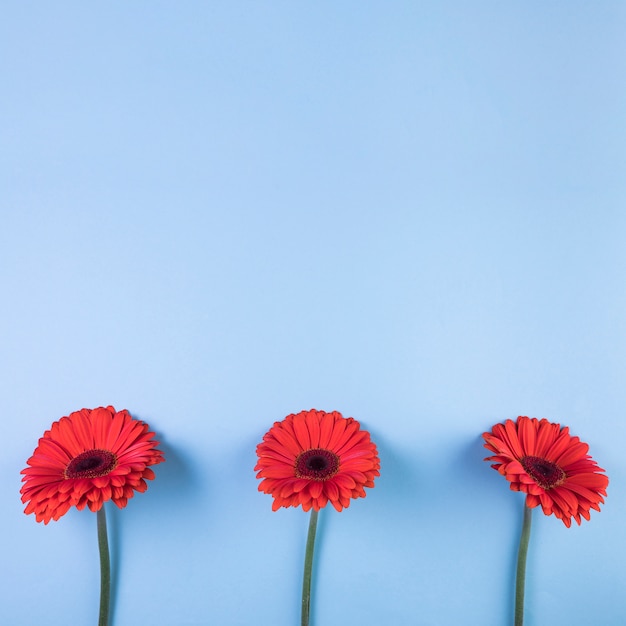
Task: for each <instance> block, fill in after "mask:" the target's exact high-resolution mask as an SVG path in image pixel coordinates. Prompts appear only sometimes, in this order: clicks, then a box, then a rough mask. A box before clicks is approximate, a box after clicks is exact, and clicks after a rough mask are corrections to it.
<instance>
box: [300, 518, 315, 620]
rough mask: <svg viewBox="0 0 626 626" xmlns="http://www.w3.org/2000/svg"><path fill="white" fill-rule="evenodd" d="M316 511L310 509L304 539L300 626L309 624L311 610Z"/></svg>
mask: <svg viewBox="0 0 626 626" xmlns="http://www.w3.org/2000/svg"><path fill="white" fill-rule="evenodd" d="M317 514H318V511H316V510H315V509H313V510H312V511H311V518H310V520H309V534H308V536H307V540H306V552H305V555H304V577H303V579H302V626H309V614H310V612H311V573H312V570H313V552H314V551H315V532H316V531H317Z"/></svg>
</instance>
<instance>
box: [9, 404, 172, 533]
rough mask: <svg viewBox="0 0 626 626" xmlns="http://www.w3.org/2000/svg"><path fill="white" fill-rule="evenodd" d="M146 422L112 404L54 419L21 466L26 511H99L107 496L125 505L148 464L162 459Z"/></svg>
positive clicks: (53, 514)
mask: <svg viewBox="0 0 626 626" xmlns="http://www.w3.org/2000/svg"><path fill="white" fill-rule="evenodd" d="M158 444H159V442H158V441H154V433H152V432H150V431H149V429H148V425H147V424H146V423H145V422H142V421H140V420H136V419H133V418H132V417H131V416H130V414H129V413H128V411H119V412H116V411H115V409H114V408H113V407H112V406H109V407H106V408H103V407H101V408H98V409H93V410H90V409H82V410H81V411H76V412H75V413H71V414H70V415H69V416H68V417H62V418H61V419H60V420H59V421H58V422H54V424H52V427H51V429H50V430H47V431H46V432H45V433H44V435H43V437H42V438H41V439H40V440H39V445H38V446H37V448H36V449H35V451H34V452H33V456H31V457H30V459H28V461H27V464H28V465H29V467H27V468H26V469H24V470H22V472H21V473H22V474H24V477H23V478H22V481H23V482H24V484H23V485H22V489H21V494H22V502H24V503H26V502H28V505H27V506H26V509H25V510H24V512H25V513H34V514H35V517H36V519H37V521H38V522H43V523H44V524H47V523H48V522H49V521H50V520H51V519H53V520H55V521H56V520H58V519H59V518H60V517H61V516H62V515H65V513H67V511H68V510H69V508H70V507H72V506H75V507H76V508H77V509H81V510H82V509H84V508H85V506H88V507H89V509H90V510H91V511H99V510H100V509H101V508H102V505H103V503H104V502H106V501H107V500H113V502H115V504H116V505H117V506H118V507H119V508H124V507H125V506H126V504H127V502H128V498H132V497H133V495H134V493H135V491H145V490H146V489H147V488H148V485H147V484H146V479H149V480H150V479H153V478H154V472H153V471H152V470H151V469H150V467H149V466H150V465H156V464H157V463H161V462H162V461H164V460H165V459H164V458H163V453H162V452H161V451H160V450H158V449H157V446H158Z"/></svg>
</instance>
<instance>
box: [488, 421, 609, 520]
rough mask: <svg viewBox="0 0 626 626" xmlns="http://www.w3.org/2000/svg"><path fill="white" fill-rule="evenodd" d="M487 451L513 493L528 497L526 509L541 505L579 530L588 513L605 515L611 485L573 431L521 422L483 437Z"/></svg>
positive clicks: (499, 427) (545, 423) (509, 423)
mask: <svg viewBox="0 0 626 626" xmlns="http://www.w3.org/2000/svg"><path fill="white" fill-rule="evenodd" d="M483 437H484V439H485V441H486V443H485V448H487V449H488V450H490V451H491V452H495V456H490V457H487V458H486V459H485V461H495V463H493V464H492V466H491V467H493V468H494V469H496V470H498V472H500V474H502V475H503V476H504V477H505V478H506V479H507V480H508V481H510V483H511V489H512V490H513V491H522V492H524V493H526V494H527V495H526V505H527V506H528V507H530V508H534V507H536V506H538V505H539V504H540V505H541V508H542V509H543V512H544V513H545V514H546V515H550V514H552V513H554V515H555V516H556V517H558V518H559V519H560V520H562V521H563V523H564V524H565V525H566V526H567V527H568V528H569V527H570V526H571V524H572V519H571V518H572V517H573V518H574V519H575V520H576V522H577V523H578V524H580V518H581V516H582V517H584V518H585V519H586V520H589V510H590V509H595V510H596V511H599V510H600V503H603V502H604V500H603V498H602V496H606V488H607V485H608V484H609V479H608V478H607V477H606V476H605V475H604V474H601V473H600V472H604V470H603V469H602V468H600V467H598V465H597V463H596V462H595V461H594V460H593V459H592V458H591V457H590V456H589V455H588V454H587V452H588V451H589V446H588V445H587V444H586V443H582V442H581V441H580V439H579V438H578V437H572V436H571V435H570V434H569V428H567V426H564V427H562V428H561V425H560V424H553V423H551V422H549V421H548V420H547V419H542V420H538V419H537V418H535V417H533V418H532V419H531V418H529V417H524V416H520V417H518V418H517V422H513V421H512V420H507V421H506V422H505V423H504V424H496V425H495V426H494V427H493V429H492V431H491V432H490V433H484V434H483Z"/></svg>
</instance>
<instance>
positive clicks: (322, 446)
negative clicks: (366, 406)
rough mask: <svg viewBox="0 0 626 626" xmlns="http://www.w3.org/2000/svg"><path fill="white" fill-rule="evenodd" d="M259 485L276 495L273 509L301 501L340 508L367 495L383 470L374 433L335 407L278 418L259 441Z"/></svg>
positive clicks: (305, 504)
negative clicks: (325, 410) (334, 408)
mask: <svg viewBox="0 0 626 626" xmlns="http://www.w3.org/2000/svg"><path fill="white" fill-rule="evenodd" d="M256 451H257V455H258V457H259V461H258V463H257V464H256V467H255V468H254V469H255V470H258V473H257V478H262V479H263V480H262V481H261V483H260V484H259V491H262V492H263V493H269V494H271V495H272V496H273V497H274V503H273V504H272V509H273V510H274V511H277V510H278V509H279V508H280V507H290V506H298V505H302V508H303V509H304V510H305V511H308V510H309V509H311V508H313V509H315V510H316V511H319V510H320V509H321V508H323V507H325V506H326V504H328V502H330V503H331V504H332V505H333V506H334V507H335V509H337V511H341V510H342V509H343V508H345V507H348V506H349V505H350V499H351V498H364V497H365V489H364V487H373V486H374V478H375V477H376V476H379V475H380V472H379V469H380V460H379V458H378V452H377V451H376V446H375V445H374V444H373V443H372V442H371V440H370V434H369V433H368V432H367V431H366V430H361V425H360V424H359V422H357V421H356V420H355V419H353V418H352V417H348V418H345V417H343V416H342V415H341V413H338V412H337V411H333V412H332V413H325V412H324V411H316V410H315V409H311V410H310V411H302V412H301V413H298V414H292V415H288V416H287V417H286V418H285V419H284V420H283V421H282V422H275V423H274V425H273V426H272V428H270V429H269V431H268V432H267V433H266V434H265V436H264V437H263V441H262V442H261V443H260V444H259V445H258V446H257V449H256Z"/></svg>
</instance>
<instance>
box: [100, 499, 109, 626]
mask: <svg viewBox="0 0 626 626" xmlns="http://www.w3.org/2000/svg"><path fill="white" fill-rule="evenodd" d="M97 515H98V548H99V549H100V618H99V619H98V626H109V604H110V598H111V560H110V558H109V540H108V538H107V516H106V512H105V510H104V505H103V506H102V508H101V509H100V510H99V511H98V513H97Z"/></svg>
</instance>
